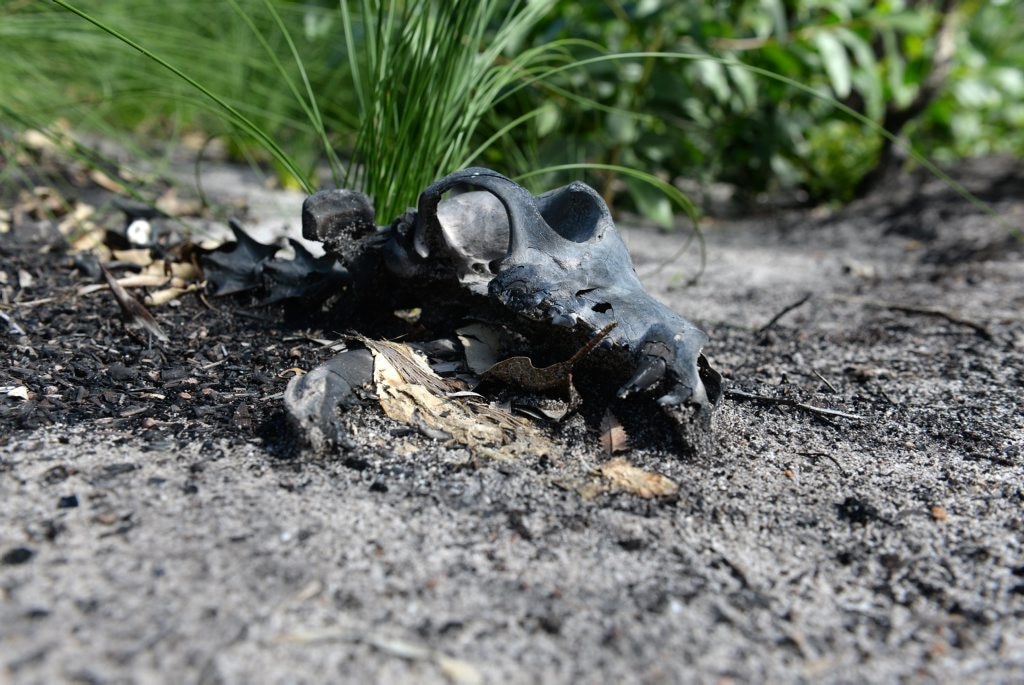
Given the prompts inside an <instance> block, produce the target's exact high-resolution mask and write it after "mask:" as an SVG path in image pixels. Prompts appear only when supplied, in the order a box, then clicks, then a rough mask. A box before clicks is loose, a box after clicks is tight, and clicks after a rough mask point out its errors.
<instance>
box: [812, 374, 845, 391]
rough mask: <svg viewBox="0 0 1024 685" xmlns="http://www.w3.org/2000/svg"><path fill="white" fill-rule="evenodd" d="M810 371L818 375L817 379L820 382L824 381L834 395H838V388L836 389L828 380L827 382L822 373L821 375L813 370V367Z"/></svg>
mask: <svg viewBox="0 0 1024 685" xmlns="http://www.w3.org/2000/svg"><path fill="white" fill-rule="evenodd" d="M811 373H813V374H814V375H815V376H817V377H818V380H819V381H821V382H822V383H824V384H825V385H827V386H828V389H829V390H831V391H832V392H833V393H834V394H836V395H838V394H839V391H838V390H836V386H834V385H832V384H831V383H829V382H828V379H827V378H825V377H824V376H822V375H821V374H820V373H818V372H817V371H815V370H814V369H811Z"/></svg>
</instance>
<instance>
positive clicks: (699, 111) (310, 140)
mask: <svg viewBox="0 0 1024 685" xmlns="http://www.w3.org/2000/svg"><path fill="white" fill-rule="evenodd" d="M481 1H482V0H481ZM439 3H440V0H406V1H405V2H403V1H402V0H392V1H391V2H385V1H384V0H377V1H376V2H374V1H372V0H358V1H357V2H352V3H349V4H350V5H352V7H351V15H350V16H349V17H348V19H347V21H346V18H345V17H344V16H343V14H345V13H343V12H341V11H339V5H338V2H337V1H336V0H223V1H218V2H205V1H197V0H176V1H175V2H166V3H154V2H149V3H140V2H137V1H136V0H80V1H79V2H75V3H72V4H74V5H75V6H76V7H79V8H81V9H82V10H83V11H85V12H86V13H89V14H92V15H94V16H95V17H96V18H98V19H99V20H100V21H101V22H102V23H104V24H105V25H107V26H108V27H110V28H112V29H114V30H116V31H118V32H120V33H121V34H123V35H124V36H126V37H128V39H130V40H131V41H134V42H135V43H137V44H139V45H141V46H144V47H145V48H146V49H147V50H149V51H151V52H152V53H154V54H155V55H157V56H159V57H160V58H162V59H163V60H165V61H166V62H167V63H169V64H171V65H173V66H174V67H176V68H177V69H179V70H181V71H183V72H185V73H187V74H188V75H189V76H190V77H191V78H192V79H194V80H195V81H196V82H198V83H201V84H202V85H203V86H204V87H205V88H206V89H208V90H209V91H210V92H213V93H216V94H217V96H218V97H219V98H220V99H222V101H223V102H224V103H226V104H228V105H230V107H232V108H234V109H235V110H236V111H237V112H238V113H240V114H241V115H244V117H245V118H246V119H247V120H248V121H249V122H250V123H251V124H252V125H253V126H255V127H258V129H259V130H260V131H265V132H266V134H267V135H268V136H269V137H270V138H271V139H272V140H273V141H275V142H276V144H277V145H278V146H279V147H280V148H281V149H282V150H284V151H286V153H287V156H288V158H289V160H290V161H291V162H293V163H294V167H293V170H294V169H297V170H298V176H299V177H301V180H305V179H315V178H316V177H317V173H316V172H317V169H321V168H323V167H324V166H325V165H326V163H327V162H328V161H329V158H330V157H331V155H330V154H328V153H327V152H326V150H331V151H336V153H337V156H338V158H340V159H341V160H355V161H357V162H359V161H361V150H362V148H361V147H360V145H361V143H360V131H361V129H364V128H365V126H364V124H365V121H366V115H365V113H366V112H367V111H370V110H368V108H367V105H366V103H365V102H363V101H362V100H361V99H360V98H361V97H362V96H361V94H360V92H361V91H360V89H359V83H358V79H356V80H355V81H354V79H353V74H354V73H355V74H356V75H357V76H358V75H359V74H358V72H359V71H360V69H361V68H362V67H361V66H360V61H359V59H361V56H362V55H364V54H366V53H367V52H368V51H370V48H372V47H373V45H371V44H370V41H371V40H372V37H373V36H374V35H383V34H382V31H384V30H385V28H386V27H387V24H386V23H383V22H382V21H381V17H384V16H385V15H386V14H387V9H388V6H389V5H390V6H394V7H398V8H401V9H402V10H403V12H405V14H402V13H398V16H400V17H401V16H408V15H409V13H408V8H409V7H410V6H418V5H422V6H424V7H430V8H434V9H432V10H431V13H430V17H427V19H425V20H424V21H429V22H433V23H434V24H436V23H437V22H439V21H450V19H451V17H450V16H449V15H450V14H451V13H453V12H454V13H460V12H472V11H474V10H473V9H471V7H472V6H473V5H474V4H475V3H473V2H463V1H462V0H450V2H447V3H440V4H439ZM486 4H487V5H488V6H489V9H488V12H487V14H486V16H485V18H486V20H487V21H488V27H487V32H489V33H490V34H491V35H500V36H502V46H501V50H500V51H487V50H486V49H485V48H483V47H481V45H485V44H486V41H483V42H482V43H480V44H474V45H472V46H469V47H468V48H467V49H472V50H474V51H476V53H475V54H479V55H480V58H481V59H486V60H487V61H488V63H487V64H484V63H482V62H481V59H478V60H477V62H476V63H475V65H474V64H473V63H472V62H469V63H467V64H468V65H469V66H468V67H465V66H464V68H475V69H478V70H480V73H481V74H483V73H484V71H485V70H487V69H490V68H492V67H494V66H495V65H497V66H499V67H501V66H502V65H508V69H507V71H508V73H507V74H505V78H504V80H503V81H502V84H503V85H502V87H501V89H500V91H498V92H494V93H489V94H488V97H489V98H490V101H489V102H485V103H484V104H485V105H487V106H486V107H481V108H480V109H481V111H480V112H479V113H478V114H475V115H474V116H477V117H478V118H479V125H476V124H473V126H471V127H469V129H468V130H469V131H470V132H471V139H470V140H460V141H458V144H459V145H461V146H462V147H461V148H459V151H457V152H456V153H454V154H448V153H449V152H451V151H450V150H449V151H446V153H445V154H444V155H437V156H438V157H439V158H440V157H443V158H444V159H445V162H444V164H445V165H449V166H450V165H452V164H456V163H458V164H466V163H468V162H470V161H476V162H479V163H482V164H486V165H488V166H492V167H494V168H496V169H499V170H501V171H503V172H505V173H508V174H509V175H516V174H521V173H525V172H528V171H534V170H536V169H539V168H544V167H551V166H565V165H574V164H581V163H584V164H594V165H604V166H601V167H595V169H594V170H593V171H591V172H588V173H587V176H586V179H587V180H588V181H590V182H591V183H594V184H595V185H596V186H598V187H599V188H600V189H601V191H602V192H603V194H604V195H605V197H606V198H607V199H609V200H610V201H614V202H615V203H616V204H617V205H618V206H624V207H629V208H635V209H637V210H639V211H641V212H642V213H643V214H645V215H646V216H648V217H649V218H651V219H652V220H654V221H656V222H658V223H660V224H662V225H666V226H667V225H670V224H671V221H672V212H671V210H672V207H671V205H670V204H669V201H668V199H667V198H666V196H665V195H664V194H661V193H659V192H657V191H655V190H653V187H652V186H651V185H649V184H646V183H643V182H640V181H639V180H637V179H636V178H634V177H630V176H628V175H623V174H620V173H616V172H615V171H614V167H615V166H617V165H621V166H626V167H632V168H635V169H640V170H644V171H646V172H650V173H652V174H654V175H656V176H657V177H658V178H661V179H663V180H665V181H668V182H670V183H676V184H683V185H684V187H687V188H690V189H692V188H694V187H697V186H701V185H703V186H707V185H710V184H715V183H726V184H730V185H731V186H734V187H735V188H736V189H737V190H738V191H739V193H740V194H741V195H745V196H748V197H755V196H757V195H758V194H763V193H777V194H780V195H781V196H785V197H788V198H792V199H793V200H795V201H800V202H808V203H820V202H831V201H846V200H849V199H851V198H853V197H855V196H856V195H857V194H858V193H862V192H866V190H867V189H869V188H870V187H871V186H872V185H873V184H876V183H877V182H878V180H879V179H881V178H884V172H885V171H887V170H888V169H891V168H893V167H895V166H898V165H900V164H902V163H903V162H904V161H905V160H904V159H903V156H901V154H900V150H899V149H897V148H896V147H894V146H893V145H892V144H891V143H890V142H889V141H887V140H886V139H885V138H884V137H883V136H882V135H880V134H879V133H878V131H877V130H876V129H875V128H873V127H871V126H869V125H867V124H865V123H864V122H863V121H858V120H856V119H854V118H851V117H850V116H849V115H847V114H845V113H843V112H842V111H840V110H839V109H837V108H836V107H835V103H836V102H839V103H842V104H844V105H846V106H848V107H849V108H852V109H853V110H855V111H856V112H859V113H861V114H863V115H864V117H866V118H867V119H869V120H870V121H872V122H875V123H876V124H877V125H879V126H881V127H884V128H885V129H887V130H888V131H890V132H892V133H894V134H897V135H898V136H900V137H901V139H904V140H906V141H908V142H909V144H910V145H912V146H913V147H914V148H915V149H918V150H920V151H921V152H922V153H924V154H925V155H927V156H928V157H930V158H932V159H936V160H938V161H941V162H947V163H949V162H953V161H955V160H956V159H959V158H962V157H964V156H972V155H988V154H996V153H999V154H1011V155H1016V156H1022V154H1024V73H1022V65H1024V3H1021V2H1018V1H1017V0H989V1H987V2H986V1H982V0H959V1H958V0H884V1H882V2H868V1H867V0H794V1H783V0H733V1H718V2H698V1H696V0H638V1H636V2H626V1H624V0H604V1H597V0H595V1H593V2H577V1H575V0H529V1H528V2H520V3H513V2H511V0H505V1H500V0H495V1H494V2H489V3H486ZM441 6H443V7H444V9H437V7H441ZM346 7H347V6H346ZM375 12H376V13H377V14H378V15H379V16H378V17H377V19H378V21H377V23H376V24H375V23H373V22H371V21H369V19H370V15H371V14H373V13H375ZM446 12H447V13H449V15H446V14H445V13H446ZM524 13H525V14H529V21H522V22H520V23H518V24H517V25H516V26H515V31H514V33H510V32H509V31H507V30H506V31H504V33H503V32H502V31H503V29H506V28H507V26H508V24H509V21H510V17H518V16H522V15H523V14H524ZM352 17H355V18H356V19H357V20H358V19H359V18H360V17H361V18H362V21H361V22H360V21H355V23H352V22H353V19H352ZM446 17H447V19H446ZM346 24H347V31H346ZM424 25H426V24H424ZM419 30H420V29H416V31H417V32H418V31H419ZM395 35H396V36H398V38H399V39H400V40H399V42H401V40H406V39H408V36H409V35H414V34H412V33H408V32H407V33H405V34H402V33H397V34H395ZM415 35H420V34H419V33H415ZM440 35H444V34H440ZM485 37H486V36H485ZM445 40H448V38H445ZM350 41H351V46H352V48H353V50H354V52H349V49H348V46H349V44H350ZM531 50H532V51H535V52H536V54H537V55H538V59H536V60H534V61H533V62H530V63H527V62H526V61H525V60H522V59H520V56H521V55H523V54H524V53H526V52H527V51H531ZM407 53H408V50H406V53H396V54H407ZM625 53H658V54H659V55H661V56H658V57H633V58H628V59H626V58H622V59H614V58H612V57H611V56H613V55H616V54H625ZM665 53H674V54H676V55H678V56H677V57H668V56H664V55H665ZM531 54H532V53H531ZM605 56H608V59H604V60H595V58H601V57H605ZM702 56H707V57H709V58H707V59H705V58H702ZM353 57H356V59H352V58H353ZM747 67H751V68H753V70H751V69H749V68H747ZM759 70H763V71H767V72H771V73H773V74H775V75H777V77H778V78H767V77H765V76H764V75H763V73H762V72H761V71H759ZM363 76H364V79H365V78H366V77H367V76H366V75H365V74H364V75H363ZM370 77H371V78H372V75H371V76H370ZM414 78H429V76H425V75H424V72H422V71H421V72H416V74H415V75H414ZM436 78H437V79H438V81H437V83H438V84H441V83H444V82H445V81H444V80H445V79H450V78H452V76H451V73H450V70H448V65H446V64H442V65H439V72H438V74H437V75H436ZM470 80H471V79H470ZM307 82H308V88H309V90H310V91H312V92H313V93H315V99H313V100H312V102H311V101H310V99H309V98H306V92H307V90H306V87H305V85H304V84H305V83H307ZM794 82H795V83H797V84H802V85H803V86H804V88H798V87H794V85H793V84H794ZM417 85H418V87H417V88H415V89H413V88H412V87H411V86H412V84H410V83H408V82H405V83H401V82H399V83H395V84H394V86H393V88H387V89H385V90H387V91H388V93H387V97H388V98H390V101H392V102H394V101H401V100H402V95H403V93H407V92H416V93H418V94H419V95H417V96H416V98H415V100H416V101H415V102H413V103H411V104H409V105H403V109H402V110H401V112H400V113H397V114H396V116H398V117H417V116H424V115H426V114H429V110H430V107H431V106H434V107H437V106H439V105H437V104H434V103H432V102H431V101H430V99H429V98H425V97H424V96H423V93H429V92H430V91H431V88H429V87H427V88H423V87H422V85H423V84H417ZM808 87H809V88H811V89H814V90H815V91H818V92H820V93H822V94H824V95H826V96H827V97H824V98H823V97H816V96H814V95H812V94H809V93H808V92H807V88H808ZM0 93H2V94H3V96H2V98H0V132H2V133H3V134H4V136H5V137H6V138H7V139H8V140H12V139H14V137H15V136H16V135H17V134H18V132H19V131H24V130H26V129H39V130H49V131H55V130H57V128H55V125H56V124H57V123H58V122H59V127H58V128H59V129H60V130H70V131H75V132H80V133H90V134H99V135H100V136H103V137H106V138H108V139H111V138H112V139H115V140H117V141H119V142H121V143H122V144H124V145H126V146H129V147H130V149H131V150H132V151H133V152H134V153H135V154H138V155H140V156H146V157H147V158H148V159H150V160H155V161H156V162H159V160H160V158H161V155H168V154H170V153H171V152H173V149H174V147H175V146H174V145H173V144H172V145H167V143H168V142H171V143H177V142H180V141H182V140H186V141H193V146H194V145H195V144H194V141H195V140H200V139H201V140H206V139H207V138H211V137H216V138H220V139H222V140H224V141H226V142H227V149H228V151H229V152H230V154H231V155H232V156H234V157H236V158H247V157H248V158H253V159H256V160H258V161H263V162H266V163H268V164H271V165H274V166H275V167H276V170H277V171H278V173H279V174H280V176H281V178H282V179H283V180H284V181H285V182H289V181H293V180H295V179H293V178H292V177H293V176H295V175H296V174H295V173H293V172H292V171H289V170H288V169H289V168H291V167H289V166H288V165H283V164H282V162H281V159H280V158H279V157H274V156H272V155H267V154H266V153H265V150H264V148H265V147H266V145H264V144H262V143H261V142H260V140H259V137H258V136H254V135H253V131H252V129H251V128H248V127H246V126H241V125H239V119H238V117H233V116H226V115H225V110H224V107H222V106H219V105H217V104H216V103H215V102H213V101H211V99H210V98H209V97H207V96H205V95H203V94H202V93H200V92H198V91H197V90H196V88H194V87H193V86H191V85H189V84H187V83H185V82H184V81H183V80H181V79H179V78H176V77H175V76H174V75H172V74H171V73H170V72H168V71H167V69H166V68H164V67H163V66H161V65H160V64H158V63H157V62H155V61H153V60H151V59H146V58H144V57H142V56H141V55H140V54H139V52H138V51H137V50H134V49H132V48H131V47H130V46H128V45H126V44H125V42H124V41H119V40H117V39H115V38H113V37H112V36H111V35H109V34H108V33H104V32H103V31H100V30H98V29H97V28H96V27H95V26H93V25H91V24H89V23H88V22H86V21H84V20H83V19H82V18H80V17H79V16H76V15H74V14H72V13H71V12H69V11H67V10H66V9H64V8H62V7H59V6H58V5H57V4H54V3H51V2H47V1H44V0H0ZM474 93H477V91H474V90H473V89H472V88H468V87H467V90H466V93H465V95H464V97H467V98H474V97H475V98H479V97H481V96H480V95H479V94H478V93H477V94H474ZM830 98H831V101H830ZM459 102H460V101H459V100H458V99H457V98H456V99H446V100H444V102H443V106H444V107H449V108H450V107H459V106H466V105H465V104H462V105H460V104H459ZM463 103H465V101H463ZM311 104H313V105H315V106H314V107H312V110H314V111H311V107H310V105H311ZM477 104H479V103H477ZM374 116H376V117H380V116H381V112H380V111H379V110H378V111H377V112H376V114H375V115H374ZM321 123H322V127H321ZM363 137H364V138H365V137H366V133H365V130H364V132H363ZM364 143H365V141H364ZM435 143H436V141H435ZM413 144H414V143H413ZM450 144H452V145H454V144H455V143H450ZM403 145H406V146H408V145H410V143H409V142H408V141H406V142H403ZM471 153H473V157H474V159H464V158H463V157H464V156H467V155H470V154H471ZM398 156H399V157H400V156H401V155H398ZM362 157H365V155H362ZM428 158H429V155H428ZM452 170H453V169H450V168H437V169H425V170H423V171H424V173H425V174H426V177H427V178H430V177H436V176H439V175H441V174H443V173H447V172H449V171H452ZM2 173H3V174H4V175H5V177H7V180H10V177H11V174H13V173H14V172H13V171H12V170H11V168H10V165H7V166H6V167H5V169H4V170H3V171H2ZM384 173H385V174H386V173H387V172H386V171H385V172H384ZM566 173H573V174H576V175H579V174H581V173H582V172H580V171H578V170H575V171H571V172H566V171H564V170H563V171H559V172H551V173H550V174H539V175H535V176H533V177H532V178H531V182H533V183H535V184H537V185H538V186H541V187H545V186H550V185H551V184H552V183H554V182H557V181H562V180H565V174H566ZM320 176H321V177H323V176H324V175H323V174H320ZM683 180H685V181H686V183H683ZM416 182H417V183H418V181H416ZM413 183H414V182H413V181H409V182H408V183H406V184H405V185H413ZM420 189H421V187H420V186H415V187H409V188H406V189H405V192H406V193H407V194H408V197H412V198H414V197H415V195H416V194H417V193H418V192H419V190H420ZM371 190H372V188H371ZM389 192H390V191H389ZM408 197H406V196H405V195H403V196H402V197H399V198H397V200H396V201H398V202H399V203H406V202H408Z"/></svg>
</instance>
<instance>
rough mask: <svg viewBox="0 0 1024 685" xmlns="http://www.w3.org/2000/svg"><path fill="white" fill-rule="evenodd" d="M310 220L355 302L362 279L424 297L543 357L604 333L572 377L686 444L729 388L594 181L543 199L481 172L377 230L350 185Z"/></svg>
mask: <svg viewBox="0 0 1024 685" xmlns="http://www.w3.org/2000/svg"><path fill="white" fill-rule="evenodd" d="M303 216H304V221H303V228H304V234H305V236H306V237H307V238H312V239H319V240H321V241H322V242H324V244H325V247H326V248H327V250H328V252H329V253H331V254H333V255H334V256H335V257H337V258H338V259H339V260H340V261H342V262H343V263H344V264H345V265H346V267H347V268H348V269H349V271H350V272H351V273H352V284H353V285H352V290H353V292H354V293H355V295H356V297H357V299H358V297H359V292H358V291H359V290H360V288H361V287H362V289H363V290H370V291H372V292H374V293H375V297H379V294H380V293H382V292H387V293H390V294H392V295H394V294H396V293H400V292H403V293H407V294H408V293H412V294H414V297H413V299H414V300H416V299H418V300H420V301H419V302H416V303H415V304H419V305H422V306H423V310H424V311H425V312H428V311H432V312H434V313H435V321H441V320H443V321H444V322H445V323H446V324H447V325H449V326H451V325H453V324H454V325H457V324H458V323H459V321H460V320H465V319H475V320H478V321H488V322H491V323H497V324H500V325H504V326H507V327H508V328H509V329H510V330H513V331H515V332H516V333H517V335H519V336H520V337H521V339H522V346H523V352H524V353H525V354H527V355H528V356H530V357H531V358H532V359H536V360H540V361H544V359H545V358H548V359H549V360H557V359H562V358H564V357H565V355H566V353H567V352H571V351H572V350H577V349H580V347H582V346H583V345H585V344H586V343H587V341H590V340H593V339H594V338H595V337H601V340H600V341H599V342H598V344H597V345H596V348H595V349H594V351H593V352H592V353H591V354H589V355H588V356H587V358H586V359H585V360H583V361H582V362H581V364H580V366H581V368H580V370H579V371H578V372H574V374H573V378H574V383H575V384H576V385H579V386H583V387H581V388H580V389H581V391H583V392H584V395H585V396H586V395H587V392H589V396H591V397H594V398H597V399H598V400H600V399H602V397H603V400H604V401H606V402H608V401H620V402H626V401H629V402H637V401H639V402H653V403H656V405H657V406H660V407H661V408H662V409H663V410H664V412H665V413H666V414H667V415H669V417H671V419H672V420H673V422H674V423H675V424H676V425H678V426H679V428H680V433H681V434H682V435H683V436H684V439H685V440H686V441H687V442H691V443H692V442H693V437H694V436H693V432H694V431H695V430H696V431H703V432H706V429H707V425H708V419H709V416H710V414H711V411H712V410H713V408H714V406H715V405H716V404H717V402H718V400H719V397H720V395H721V387H720V381H721V378H720V376H719V375H718V374H717V372H715V371H714V370H713V369H712V368H711V367H710V366H709V365H708V363H707V361H706V360H705V358H704V357H703V355H702V354H701V348H702V347H703V345H704V344H705V343H706V342H707V336H706V335H705V334H704V333H703V332H702V331H701V330H699V329H698V328H697V327H695V326H694V325H693V324H691V323H690V322H688V321H686V320H685V319H683V318H682V317H680V316H679V315H678V314H676V313H675V312H673V311H672V310H670V309H669V308H668V307H666V306H665V305H663V304H661V303H660V302H658V301H657V300H655V299H654V298H653V297H651V296H650V294H648V293H647V292H646V290H645V289H644V287H643V285H642V284H641V283H640V280H639V279H638V277H637V275H636V272H635V270H634V268H633V264H632V261H631V259H630V256H629V253H628V251H627V249H626V246H625V244H624V243H623V241H622V238H621V236H620V235H619V233H618V231H617V230H616V228H615V226H614V224H613V222H612V218H611V214H610V212H609V210H608V207H607V205H606V204H605V203H604V201H603V200H602V198H601V196H600V195H599V194H598V193H597V192H596V191H594V190H593V189H592V188H590V187H589V186H587V185H585V184H583V183H571V184H569V185H567V186H565V187H562V188H558V189H556V190H552V191H550V192H547V193H544V194H542V195H538V196H534V195H532V194H531V193H530V192H529V191H527V190H526V189H525V188H523V187H522V186H520V185H518V184H516V183H514V182H513V181H511V180H510V179H508V178H506V177H505V176H502V175H501V174H498V173H496V172H494V171H491V170H489V169H484V168H471V169H465V170H463V171H459V172H456V173H453V174H451V175H449V176H446V177H445V178H443V179H441V180H439V181H437V182H436V183H434V184H433V185H431V186H430V187H429V188H427V189H426V190H424V191H423V193H422V194H421V195H420V198H419V204H418V207H417V209H416V210H415V211H409V212H407V213H406V214H405V215H403V216H402V217H400V218H399V219H397V220H396V221H395V222H394V223H393V224H392V225H391V226H389V227H387V228H386V229H376V230H375V229H373V228H372V223H371V222H368V221H367V217H372V206H371V205H370V203H369V200H368V199H366V198H365V196H362V195H361V194H359V193H354V192H352V191H339V190H334V191H323V192H321V193H318V194H316V195H313V196H312V197H310V198H309V199H308V200H307V202H306V206H305V207H304V215H303ZM360 284H362V286H360ZM449 334H450V332H449ZM441 335H444V333H441ZM602 336H603V337H602Z"/></svg>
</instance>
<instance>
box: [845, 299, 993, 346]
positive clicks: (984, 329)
mask: <svg viewBox="0 0 1024 685" xmlns="http://www.w3.org/2000/svg"><path fill="white" fill-rule="evenodd" d="M833 299H836V300H841V301H844V302H851V303H854V304H862V305H864V306H866V307H875V308H876V309H888V310H890V311H894V312H902V313H904V314H920V315H921V316H934V317H936V318H939V319H944V320H946V321H948V322H949V323H951V324H955V325H957V326H966V327H967V328H970V329H971V330H973V331H974V332H975V333H977V334H978V335H980V336H981V337H982V338H984V339H985V340H992V331H990V330H989V329H988V326H986V325H985V324H982V323H978V322H977V321H972V320H970V319H965V318H963V317H961V316H958V315H956V314H953V313H951V312H948V311H946V310H944V309H939V308H938V307H923V306H919V305H913V304H900V303H898V302H883V301H881V300H868V299H865V298H863V297H847V296H843V295H833Z"/></svg>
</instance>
